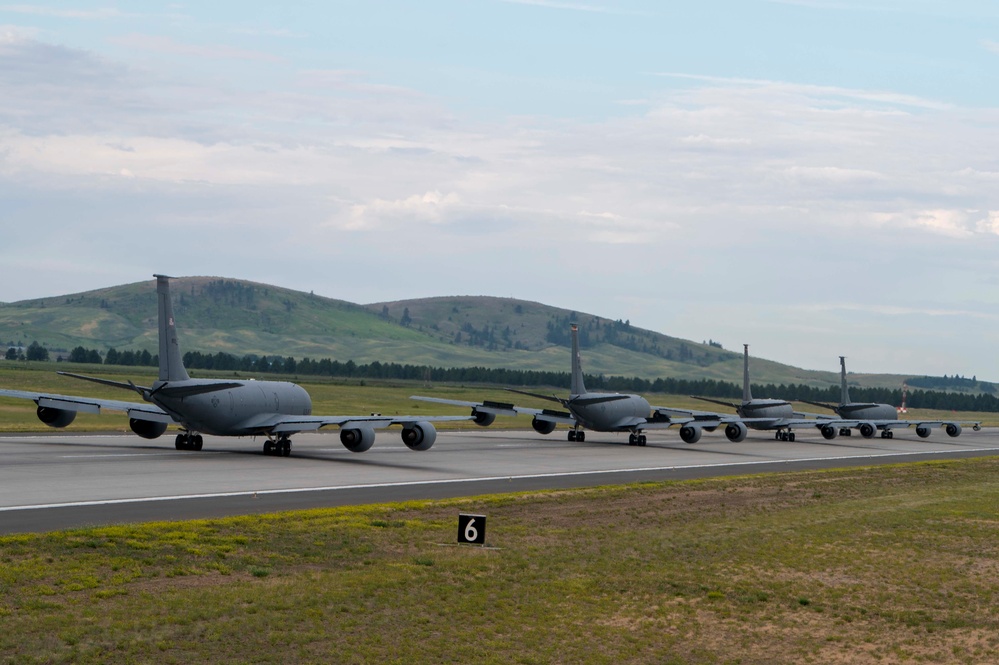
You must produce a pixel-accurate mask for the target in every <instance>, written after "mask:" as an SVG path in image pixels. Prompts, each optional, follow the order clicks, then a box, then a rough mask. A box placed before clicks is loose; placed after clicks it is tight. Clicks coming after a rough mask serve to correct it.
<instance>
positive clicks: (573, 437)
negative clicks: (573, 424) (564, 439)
mask: <svg viewBox="0 0 999 665" xmlns="http://www.w3.org/2000/svg"><path fill="white" fill-rule="evenodd" d="M568 439H569V441H579V442H580V443H582V442H583V441H586V432H584V431H583V430H581V429H571V430H569V436H568Z"/></svg>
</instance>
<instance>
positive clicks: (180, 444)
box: [174, 432, 205, 450]
mask: <svg viewBox="0 0 999 665" xmlns="http://www.w3.org/2000/svg"><path fill="white" fill-rule="evenodd" d="M204 445H205V440H204V439H203V438H201V435H200V434H193V433H191V432H181V433H180V434H178V435H177V439H176V440H175V441H174V446H175V447H176V448H177V450H201V447H202V446H204Z"/></svg>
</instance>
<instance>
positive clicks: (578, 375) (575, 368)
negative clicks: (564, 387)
mask: <svg viewBox="0 0 999 665" xmlns="http://www.w3.org/2000/svg"><path fill="white" fill-rule="evenodd" d="M569 394H570V395H585V394H586V386H584V385H583V366H582V364H581V363H580V360H579V326H577V325H576V324H575V323H573V324H572V379H571V380H570V384H569Z"/></svg>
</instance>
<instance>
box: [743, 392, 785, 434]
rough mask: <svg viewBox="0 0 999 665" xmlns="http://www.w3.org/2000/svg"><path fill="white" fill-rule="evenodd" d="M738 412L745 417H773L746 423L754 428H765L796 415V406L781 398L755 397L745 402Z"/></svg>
mask: <svg viewBox="0 0 999 665" xmlns="http://www.w3.org/2000/svg"><path fill="white" fill-rule="evenodd" d="M737 412H738V414H739V415H740V416H741V417H743V418H772V419H773V420H772V421H770V422H768V421H766V420H761V421H758V422H747V423H746V424H747V425H748V426H749V427H752V428H753V429H763V430H765V429H772V428H773V427H774V426H775V425H776V424H777V423H778V422H780V421H783V420H786V419H788V418H794V417H795V416H794V407H793V406H791V405H790V404H789V403H787V402H785V401H784V400H780V399H754V400H750V401H748V402H743V403H742V405H741V406H740V407H739V408H738V409H737Z"/></svg>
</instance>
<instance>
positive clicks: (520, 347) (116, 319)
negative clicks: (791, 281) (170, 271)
mask: <svg viewBox="0 0 999 665" xmlns="http://www.w3.org/2000/svg"><path fill="white" fill-rule="evenodd" d="M173 297H174V312H175V315H176V317H177V320H178V324H179V328H180V334H181V348H182V349H183V350H184V351H201V352H203V353H215V352H217V351H225V352H227V353H231V354H234V355H238V356H242V355H244V354H256V355H267V356H282V357H287V356H292V357H295V358H298V359H301V358H304V357H311V358H314V359H317V358H327V357H328V358H333V359H336V360H341V361H346V360H353V361H355V362H357V363H366V362H373V361H379V362H383V363H386V362H394V363H401V364H413V365H433V366H439V367H469V366H482V367H505V368H510V369H527V370H549V371H551V370H554V371H567V370H568V367H569V349H568V345H569V323H570V322H576V323H578V324H579V326H580V339H581V344H582V346H583V348H584V361H583V362H584V368H585V370H586V371H587V372H589V373H593V374H606V375H622V376H639V377H642V378H647V379H655V378H658V377H676V378H689V379H700V378H710V379H718V380H724V381H731V382H739V381H740V380H741V377H742V356H741V354H739V353H733V352H731V351H727V350H724V349H722V348H720V347H718V346H715V345H705V344H699V343H696V342H691V341H689V340H683V339H678V338H675V337H670V336H668V335H663V334H660V333H656V332H652V331H649V330H643V329H641V328H637V327H634V326H631V325H630V324H629V323H628V322H627V321H612V320H609V319H604V318H601V317H599V316H596V315H593V314H588V313H583V312H571V311H569V310H564V309H559V308H556V307H549V306H547V305H543V304H541V303H536V302H529V301H523V300H515V299H510V298H493V297H442V298H427V299H419V300H408V301H400V302H388V303H375V304H371V305H363V306H362V305H357V304H353V303H349V302H346V301H343V300H335V299H331V298H325V297H321V296H317V295H314V294H312V293H303V292H299V291H293V290H290V289H284V288H280V287H276V286H271V285H267V284H259V283H254V282H247V281H242V280H235V279H227V278H221V277H185V278H179V279H177V280H175V281H174V282H173ZM156 334H157V333H156V290H155V282H154V281H153V280H149V281H146V282H139V283H136V284H126V285H122V286H115V287H109V288H105V289H99V290H96V291H88V292H86V293H77V294H71V295H65V296H57V297H51V298H42V299H37V300H26V301H21V302H15V303H7V304H0V344H18V343H20V344H25V345H27V344H29V343H30V342H31V341H33V340H37V341H38V342H40V343H41V344H43V345H44V346H46V347H48V348H49V349H50V350H52V351H58V350H66V351H68V350H69V349H72V348H74V347H76V346H83V347H86V348H94V349H99V350H101V351H104V350H107V349H108V348H110V347H114V348H116V349H118V350H119V351H121V350H125V349H134V350H141V349H146V350H149V351H150V352H151V353H155V352H156V351H157V341H156ZM752 363H753V364H752V371H753V381H754V383H775V384H779V383H804V384H808V385H813V386H823V387H824V386H827V385H829V384H831V383H833V384H834V383H838V376H837V375H836V374H835V373H833V372H823V371H814V370H804V369H799V368H796V367H791V366H788V365H782V364H780V363H777V362H774V361H770V360H764V359H760V358H754V359H753V361H752ZM901 381H902V377H897V376H894V377H892V376H884V375H879V376H877V377H876V378H873V379H869V378H867V377H865V376H864V375H860V374H856V375H851V383H854V382H855V383H856V384H857V385H863V386H884V387H891V388H895V387H898V386H899V385H900V384H901Z"/></svg>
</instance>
